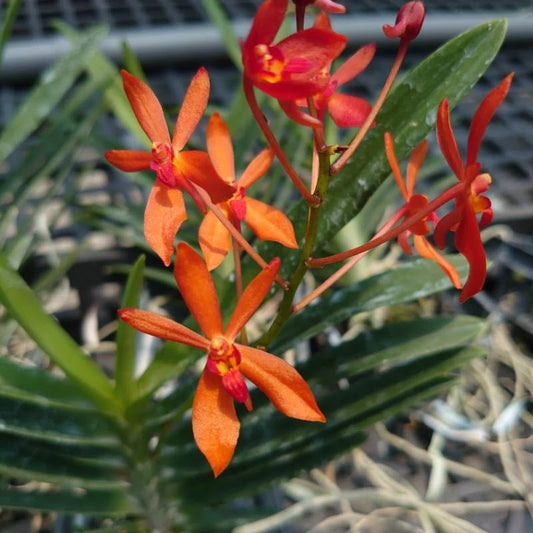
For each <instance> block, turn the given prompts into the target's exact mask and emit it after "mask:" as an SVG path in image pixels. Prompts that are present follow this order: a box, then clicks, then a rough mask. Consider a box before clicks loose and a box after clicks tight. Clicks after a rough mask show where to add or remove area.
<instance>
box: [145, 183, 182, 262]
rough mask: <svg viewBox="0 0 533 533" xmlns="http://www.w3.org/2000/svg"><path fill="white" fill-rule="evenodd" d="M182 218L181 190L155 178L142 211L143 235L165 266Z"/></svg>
mask: <svg viewBox="0 0 533 533" xmlns="http://www.w3.org/2000/svg"><path fill="white" fill-rule="evenodd" d="M184 220H187V211H186V210H185V203H184V202H183V194H182V193H181V191H180V190H179V189H171V188H170V187H167V186H166V185H164V184H163V183H161V182H160V181H159V180H156V182H155V183H154V186H153V187H152V191H151V192H150V196H149V198H148V202H147V203H146V209H145V211H144V236H145V238H146V240H147V241H148V244H149V245H150V247H151V248H152V249H153V250H154V252H155V253H156V254H157V255H158V256H159V257H160V258H161V259H162V261H163V263H165V266H168V265H170V256H171V255H172V251H173V249H174V237H175V236H176V233H177V232H178V230H179V228H180V226H181V224H182V222H183V221H184Z"/></svg>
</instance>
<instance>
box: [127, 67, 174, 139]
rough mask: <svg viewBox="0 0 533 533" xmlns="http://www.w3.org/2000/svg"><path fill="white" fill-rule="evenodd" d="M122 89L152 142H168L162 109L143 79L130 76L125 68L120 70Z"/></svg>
mask: <svg viewBox="0 0 533 533" xmlns="http://www.w3.org/2000/svg"><path fill="white" fill-rule="evenodd" d="M120 72H121V74H122V83H123V85H124V91H125V92H126V96H127V97H128V100H129V101H130V104H131V108H132V109H133V112H134V113H135V116H136V117H137V120H138V121H139V124H140V125H141V128H142V129H143V130H144V132H145V133H146V135H148V138H149V139H150V140H151V141H152V142H164V143H167V144H168V143H169V142H170V135H169V133H168V126H167V122H166V120H165V115H164V114H163V109H162V107H161V104H160V103H159V100H158V99H157V97H156V95H155V94H154V92H153V91H152V89H150V87H148V85H146V83H144V81H142V80H140V79H138V78H136V77H135V76H132V75H131V74H130V73H129V72H127V71H126V70H121V71H120Z"/></svg>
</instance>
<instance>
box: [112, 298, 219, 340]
mask: <svg viewBox="0 0 533 533" xmlns="http://www.w3.org/2000/svg"><path fill="white" fill-rule="evenodd" d="M118 315H119V316H120V318H121V319H122V320H123V321H124V322H126V323H127V324H129V325H130V326H132V327H133V328H135V329H137V330H139V331H142V332H143V333H146V334H148V335H153V336H154V337H158V338H160V339H165V340H167V341H174V342H180V343H182V344H187V345H188V346H193V347H194V348H200V349H201V350H208V349H209V341H208V340H207V339H204V337H202V336H201V335H198V333H195V332H194V331H192V330H191V329H189V328H187V327H185V326H183V325H182V324H179V323H178V322H175V321H174V320H171V319H170V318H166V317H164V316H161V315H158V314H156V313H151V312H150V311H143V310H142V309H132V308H125V309H119V310H118Z"/></svg>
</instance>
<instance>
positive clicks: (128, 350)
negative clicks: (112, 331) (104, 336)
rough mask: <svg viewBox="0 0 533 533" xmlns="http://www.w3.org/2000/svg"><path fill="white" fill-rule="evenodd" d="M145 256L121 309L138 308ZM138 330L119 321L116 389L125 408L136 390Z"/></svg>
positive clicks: (132, 273) (128, 285) (134, 271)
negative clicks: (136, 343) (136, 341)
mask: <svg viewBox="0 0 533 533" xmlns="http://www.w3.org/2000/svg"><path fill="white" fill-rule="evenodd" d="M145 262H146V261H145V256H144V255H141V256H140V257H139V258H138V259H137V261H136V262H135V264H134V265H133V266H132V267H131V271H130V274H129V276H128V281H127V283H126V288H125V289H124V296H123V297H122V302H121V307H138V306H139V298H140V296H141V290H142V285H143V277H144V265H145ZM136 336H137V330H135V329H134V328H132V327H131V326H129V325H128V324H126V323H125V322H122V321H121V320H119V324H118V329H117V337H116V338H117V350H116V363H115V388H116V392H117V395H118V397H119V399H120V400H121V401H122V402H123V404H124V405H125V406H127V405H128V404H129V403H130V400H131V398H132V396H133V394H134V389H135V339H136Z"/></svg>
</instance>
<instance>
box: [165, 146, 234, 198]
mask: <svg viewBox="0 0 533 533" xmlns="http://www.w3.org/2000/svg"><path fill="white" fill-rule="evenodd" d="M174 165H175V167H176V171H177V172H178V173H179V174H182V175H183V176H185V177H186V178H187V179H188V180H190V181H192V182H193V183H196V185H199V186H200V187H202V189H204V190H205V191H207V193H208V194H209V196H210V197H211V200H212V201H213V202H214V203H215V204H218V203H220V202H224V201H225V200H228V199H229V198H231V197H232V196H233V193H234V192H235V188H234V187H233V186H231V185H230V184H229V183H226V182H225V181H224V180H223V179H222V178H221V177H220V176H219V175H218V174H217V171H216V170H215V167H213V164H212V163H211V159H209V155H208V154H207V152H202V151H200V150H188V151H186V152H180V153H179V154H177V155H176V157H175V159H174Z"/></svg>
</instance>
